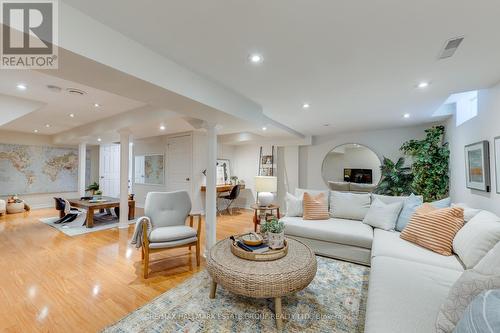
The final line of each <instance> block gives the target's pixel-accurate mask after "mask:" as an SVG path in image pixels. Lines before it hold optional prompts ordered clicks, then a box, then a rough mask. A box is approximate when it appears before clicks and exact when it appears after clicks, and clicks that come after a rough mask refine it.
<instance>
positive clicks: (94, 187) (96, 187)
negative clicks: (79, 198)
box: [85, 182, 99, 196]
mask: <svg viewBox="0 0 500 333" xmlns="http://www.w3.org/2000/svg"><path fill="white" fill-rule="evenodd" d="M85 191H90V193H92V195H93V196H94V195H98V194H97V193H96V192H98V191H99V184H98V183H97V182H93V183H92V184H90V185H89V186H88V187H87V189H86V190H85Z"/></svg>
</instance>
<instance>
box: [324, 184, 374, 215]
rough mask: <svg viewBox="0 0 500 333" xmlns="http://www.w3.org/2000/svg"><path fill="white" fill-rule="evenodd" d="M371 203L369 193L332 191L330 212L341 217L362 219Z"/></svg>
mask: <svg viewBox="0 0 500 333" xmlns="http://www.w3.org/2000/svg"><path fill="white" fill-rule="evenodd" d="M370 204H371V196H370V194H369V193H344V192H337V191H332V192H331V193H330V214H331V216H332V217H335V218H339V219H350V220H359V221H362V220H363V219H364V218H365V216H366V213H367V212H368V209H369V208H370Z"/></svg>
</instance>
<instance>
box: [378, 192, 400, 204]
mask: <svg viewBox="0 0 500 333" xmlns="http://www.w3.org/2000/svg"><path fill="white" fill-rule="evenodd" d="M375 199H379V200H380V201H382V202H383V203H385V204H391V203H395V202H402V203H403V204H404V202H405V200H406V199H408V196H400V197H395V196H392V195H383V194H372V200H373V201H374V200H375Z"/></svg>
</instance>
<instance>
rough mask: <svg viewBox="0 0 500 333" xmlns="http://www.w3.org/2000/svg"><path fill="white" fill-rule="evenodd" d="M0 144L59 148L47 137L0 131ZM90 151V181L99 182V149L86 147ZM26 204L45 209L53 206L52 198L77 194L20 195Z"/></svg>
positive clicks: (72, 196)
mask: <svg viewBox="0 0 500 333" xmlns="http://www.w3.org/2000/svg"><path fill="white" fill-rule="evenodd" d="M0 143H7V144H19V145H39V146H54V147H61V146H60V145H54V144H52V139H51V137H50V136H48V135H37V134H31V133H21V132H11V131H0ZM65 147H69V148H77V147H75V146H65ZM88 150H90V160H91V166H90V171H91V173H90V181H91V182H94V181H99V149H98V147H97V146H92V147H88ZM19 197H20V198H22V199H23V200H24V201H26V203H28V204H29V205H30V206H31V208H32V209H37V208H47V207H53V206H54V199H53V198H54V197H64V198H77V197H79V193H78V192H63V193H61V192H56V193H36V194H20V195H19Z"/></svg>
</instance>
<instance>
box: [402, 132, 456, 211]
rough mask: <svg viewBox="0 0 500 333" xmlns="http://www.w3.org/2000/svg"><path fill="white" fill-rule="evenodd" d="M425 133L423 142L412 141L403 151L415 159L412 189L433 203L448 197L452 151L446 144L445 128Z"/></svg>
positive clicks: (412, 168) (404, 146)
mask: <svg viewBox="0 0 500 333" xmlns="http://www.w3.org/2000/svg"><path fill="white" fill-rule="evenodd" d="M425 133H426V136H425V138H424V139H423V140H410V141H408V142H406V143H404V144H403V146H402V147H401V150H402V151H403V152H404V153H405V154H407V155H408V156H410V157H412V159H413V164H412V166H411V170H412V173H413V181H412V184H411V187H412V188H413V190H414V191H415V192H416V193H417V194H420V195H422V196H423V197H424V201H433V200H439V199H442V198H444V197H446V196H447V195H448V192H449V158H450V150H449V148H448V143H444V133H445V128H444V126H433V127H431V128H429V129H427V130H425Z"/></svg>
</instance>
